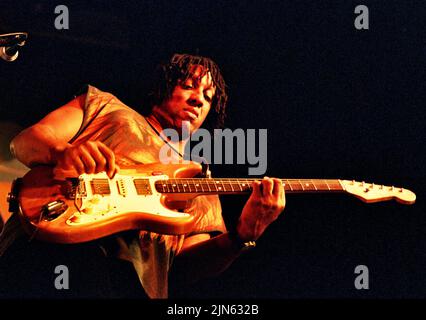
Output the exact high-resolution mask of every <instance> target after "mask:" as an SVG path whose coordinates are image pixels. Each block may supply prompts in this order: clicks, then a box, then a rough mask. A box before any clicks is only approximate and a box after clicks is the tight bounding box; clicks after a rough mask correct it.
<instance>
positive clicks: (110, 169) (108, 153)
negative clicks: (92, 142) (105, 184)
mask: <svg viewBox="0 0 426 320" xmlns="http://www.w3.org/2000/svg"><path fill="white" fill-rule="evenodd" d="M98 148H99V150H100V151H101V152H102V154H103V155H104V157H105V158H106V160H107V168H106V169H107V173H108V176H109V177H110V178H112V177H113V176H114V175H115V172H116V168H115V167H116V165H115V155H114V152H112V150H111V149H110V148H108V147H107V146H106V145H104V144H103V143H102V142H101V143H99V144H98Z"/></svg>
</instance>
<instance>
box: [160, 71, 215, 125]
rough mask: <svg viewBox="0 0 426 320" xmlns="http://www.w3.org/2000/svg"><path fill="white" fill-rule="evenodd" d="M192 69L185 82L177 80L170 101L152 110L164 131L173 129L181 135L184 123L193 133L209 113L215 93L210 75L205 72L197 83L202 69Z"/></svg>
mask: <svg viewBox="0 0 426 320" xmlns="http://www.w3.org/2000/svg"><path fill="white" fill-rule="evenodd" d="M192 68H193V70H191V71H192V76H191V77H190V78H188V79H187V80H186V81H180V80H179V81H178V83H177V85H176V87H175V88H174V90H173V93H172V95H171V97H170V99H168V100H166V101H164V102H163V103H162V104H161V105H160V106H156V107H154V108H153V110H152V112H153V114H154V115H155V116H156V118H157V119H158V120H159V121H160V123H161V124H162V126H163V128H164V129H165V128H173V129H175V130H177V131H178V132H179V133H181V132H182V123H184V125H185V127H186V129H187V130H189V132H190V133H193V132H194V131H196V130H197V129H198V128H199V127H200V126H201V125H202V124H203V122H204V120H205V119H206V117H207V114H208V113H209V111H210V107H211V103H212V99H213V97H214V94H215V91H216V88H215V86H214V84H213V80H212V77H211V74H210V72H207V73H206V74H205V75H204V76H203V77H202V78H201V79H200V80H199V81H198V79H199V77H200V75H201V74H202V71H203V69H202V67H201V66H199V65H194V66H193V67H192Z"/></svg>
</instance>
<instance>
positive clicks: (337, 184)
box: [328, 180, 342, 190]
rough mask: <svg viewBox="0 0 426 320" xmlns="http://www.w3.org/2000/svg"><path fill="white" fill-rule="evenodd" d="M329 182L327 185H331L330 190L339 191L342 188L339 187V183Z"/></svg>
mask: <svg viewBox="0 0 426 320" xmlns="http://www.w3.org/2000/svg"><path fill="white" fill-rule="evenodd" d="M328 181H329V183H328V184H329V185H331V190H341V189H342V186H341V185H340V183H338V182H336V180H328Z"/></svg>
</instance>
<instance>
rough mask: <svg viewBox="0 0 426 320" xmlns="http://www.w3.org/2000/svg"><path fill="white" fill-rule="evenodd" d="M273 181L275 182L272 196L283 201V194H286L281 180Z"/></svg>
mask: <svg viewBox="0 0 426 320" xmlns="http://www.w3.org/2000/svg"><path fill="white" fill-rule="evenodd" d="M272 181H273V182H274V188H273V190H272V194H273V195H274V196H275V197H276V198H277V199H281V197H282V195H283V193H284V187H283V185H282V183H281V180H280V179H275V178H274V179H272Z"/></svg>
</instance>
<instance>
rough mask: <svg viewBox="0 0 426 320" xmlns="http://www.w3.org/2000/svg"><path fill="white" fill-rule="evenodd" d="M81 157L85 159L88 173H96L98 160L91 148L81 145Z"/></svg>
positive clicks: (84, 162)
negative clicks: (93, 155) (92, 153)
mask: <svg viewBox="0 0 426 320" xmlns="http://www.w3.org/2000/svg"><path fill="white" fill-rule="evenodd" d="M80 158H81V160H82V161H83V164H84V167H85V169H86V172H87V173H94V172H95V170H96V162H95V160H94V159H93V157H92V155H91V154H90V152H89V150H88V149H87V148H86V147H84V146H80Z"/></svg>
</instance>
